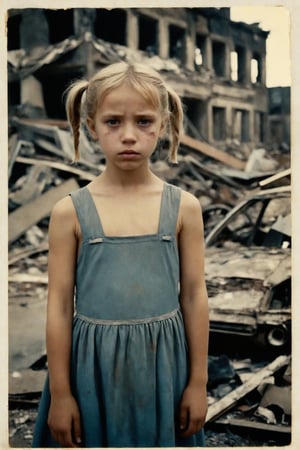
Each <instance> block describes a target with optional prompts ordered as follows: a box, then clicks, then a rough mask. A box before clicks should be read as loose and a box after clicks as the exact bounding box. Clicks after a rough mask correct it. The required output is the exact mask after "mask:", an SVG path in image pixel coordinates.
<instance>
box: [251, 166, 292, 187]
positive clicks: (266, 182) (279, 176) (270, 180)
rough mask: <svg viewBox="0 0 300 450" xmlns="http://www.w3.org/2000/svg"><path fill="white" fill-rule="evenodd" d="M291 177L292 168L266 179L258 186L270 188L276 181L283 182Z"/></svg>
mask: <svg viewBox="0 0 300 450" xmlns="http://www.w3.org/2000/svg"><path fill="white" fill-rule="evenodd" d="M290 175H291V168H289V169H286V170H282V171H281V172H278V173H275V174H274V175H272V176H271V177H268V178H265V179H264V180H261V181H260V182H259V183H258V184H259V186H260V187H265V186H268V185H269V184H271V183H274V181H278V180H281V179H282V178H284V177H288V176H290Z"/></svg>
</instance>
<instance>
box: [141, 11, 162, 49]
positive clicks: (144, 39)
mask: <svg viewBox="0 0 300 450" xmlns="http://www.w3.org/2000/svg"><path fill="white" fill-rule="evenodd" d="M157 35H158V23H157V20H155V19H152V18H151V17H148V16H144V15H141V16H140V17H139V49H140V50H144V51H146V52H148V53H150V54H155V55H157V54H158V41H157Z"/></svg>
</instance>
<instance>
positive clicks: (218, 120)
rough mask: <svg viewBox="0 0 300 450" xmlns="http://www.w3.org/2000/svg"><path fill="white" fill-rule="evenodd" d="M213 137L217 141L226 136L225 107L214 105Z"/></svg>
mask: <svg viewBox="0 0 300 450" xmlns="http://www.w3.org/2000/svg"><path fill="white" fill-rule="evenodd" d="M213 138H214V140H215V141H223V140H225V138H226V122H225V108H220V107H217V106H214V107H213Z"/></svg>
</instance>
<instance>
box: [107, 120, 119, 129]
mask: <svg viewBox="0 0 300 450" xmlns="http://www.w3.org/2000/svg"><path fill="white" fill-rule="evenodd" d="M119 123H120V121H119V120H118V119H108V120H106V124H107V125H109V126H111V127H115V126H116V125H119Z"/></svg>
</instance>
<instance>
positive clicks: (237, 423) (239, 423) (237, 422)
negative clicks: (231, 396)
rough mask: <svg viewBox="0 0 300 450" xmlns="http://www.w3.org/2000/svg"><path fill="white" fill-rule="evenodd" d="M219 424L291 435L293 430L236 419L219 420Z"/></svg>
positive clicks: (288, 427) (281, 426)
mask: <svg viewBox="0 0 300 450" xmlns="http://www.w3.org/2000/svg"><path fill="white" fill-rule="evenodd" d="M216 423H217V424H221V425H230V426H234V427H238V428H248V429H249V430H252V431H254V430H260V431H261V430H263V431H268V432H272V433H284V434H290V433H291V431H292V429H291V427H290V426H288V425H273V424H270V423H262V422H257V421H255V422H254V421H253V420H245V419H235V418H234V417H231V418H230V419H222V418H220V419H217V420H216Z"/></svg>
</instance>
